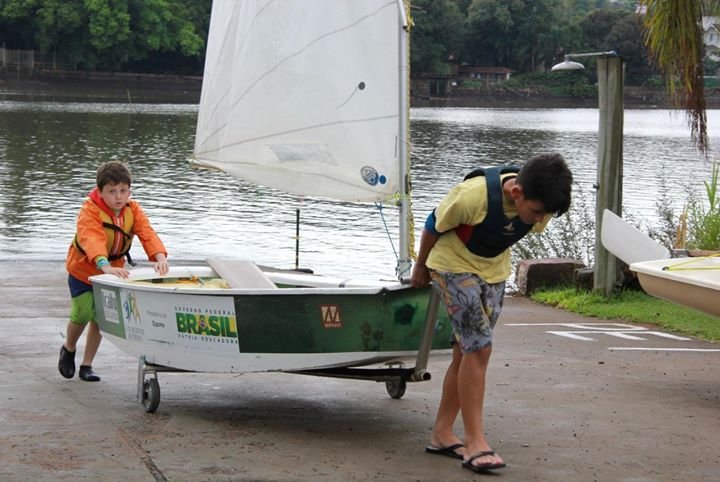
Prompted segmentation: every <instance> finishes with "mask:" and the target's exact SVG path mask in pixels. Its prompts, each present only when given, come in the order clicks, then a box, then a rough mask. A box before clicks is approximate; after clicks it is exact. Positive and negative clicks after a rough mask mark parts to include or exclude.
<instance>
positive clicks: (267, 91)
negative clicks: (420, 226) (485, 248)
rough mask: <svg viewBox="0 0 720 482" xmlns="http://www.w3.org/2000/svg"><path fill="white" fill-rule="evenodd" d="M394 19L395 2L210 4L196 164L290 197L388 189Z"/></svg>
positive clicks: (398, 19) (397, 59)
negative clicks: (209, 24) (287, 193)
mask: <svg viewBox="0 0 720 482" xmlns="http://www.w3.org/2000/svg"><path fill="white" fill-rule="evenodd" d="M403 18H404V16H403V6H402V2H401V1H398V0H242V1H234V0H215V1H214V2H213V12H212V20H211V27H210V32H211V34H210V37H209V39H208V49H207V56H206V62H205V74H204V78H203V87H202V96H201V101H200V112H199V117H198V125H197V133H196V140H195V158H196V163H197V164H199V165H204V166H207V167H214V168H218V169H221V170H223V171H225V172H227V173H228V174H230V175H232V176H235V177H238V178H241V179H245V180H248V181H250V182H253V183H256V184H261V185H265V186H270V187H273V188H276V189H280V190H282V191H286V192H290V193H295V194H302V195H309V196H322V197H331V198H334V199H341V200H351V201H373V200H386V199H387V198H389V197H390V196H392V195H393V194H395V193H397V192H398V191H399V180H400V171H399V168H398V163H399V162H400V160H401V158H402V157H403V156H402V153H401V152H400V151H401V150H404V149H405V145H404V144H405V142H406V140H405V133H404V132H401V129H402V128H401V127H400V126H401V122H399V119H400V115H401V111H402V110H403V109H404V105H405V104H404V101H405V99H401V94H400V92H401V90H400V89H399V87H398V86H399V85H400V83H401V82H405V74H406V66H405V65H401V64H402V63H403V62H404V60H401V58H404V56H401V49H402V47H401V42H399V40H398V39H399V36H398V35H406V33H405V32H404V31H403V30H402V22H403ZM399 32H400V33H399Z"/></svg>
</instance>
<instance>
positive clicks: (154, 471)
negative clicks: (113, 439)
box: [117, 428, 168, 482]
mask: <svg viewBox="0 0 720 482" xmlns="http://www.w3.org/2000/svg"><path fill="white" fill-rule="evenodd" d="M117 431H118V433H119V434H120V437H121V438H122V439H123V440H124V441H125V443H126V444H127V445H128V446H129V447H130V448H131V449H132V450H133V451H134V452H135V454H136V455H137V456H138V457H139V458H140V460H142V462H143V463H144V464H145V467H147V469H148V471H149V472H150V474H151V475H152V476H153V477H154V478H155V481H156V482H167V480H168V479H167V477H165V475H164V474H163V473H162V470H160V468H159V467H158V466H157V465H156V464H155V461H154V460H153V459H152V457H151V456H150V454H149V453H148V451H147V450H145V449H144V448H143V447H142V445H141V444H140V443H139V442H138V441H137V440H135V438H134V437H133V436H132V435H130V434H129V433H127V432H126V431H125V430H123V429H121V428H118V429H117Z"/></svg>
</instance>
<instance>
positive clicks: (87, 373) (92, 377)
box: [80, 365, 100, 382]
mask: <svg viewBox="0 0 720 482" xmlns="http://www.w3.org/2000/svg"><path fill="white" fill-rule="evenodd" d="M80 378H82V379H83V380H85V381H86V382H99V381H100V376H98V375H96V374H95V372H94V371H93V369H92V367H91V366H88V365H80Z"/></svg>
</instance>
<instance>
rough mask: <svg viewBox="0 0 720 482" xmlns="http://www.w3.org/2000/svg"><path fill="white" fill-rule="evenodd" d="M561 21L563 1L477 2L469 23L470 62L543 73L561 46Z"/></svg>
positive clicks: (470, 7) (471, 12)
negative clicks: (561, 4) (541, 70)
mask: <svg viewBox="0 0 720 482" xmlns="http://www.w3.org/2000/svg"><path fill="white" fill-rule="evenodd" d="M561 17H562V15H561V14H560V2H559V0H473V2H472V3H471V4H470V6H469V7H468V20H467V21H468V28H469V41H468V45H469V46H470V48H469V49H468V50H470V57H471V60H470V61H471V62H472V63H477V64H481V65H489V66H506V67H510V68H513V69H516V70H521V71H532V70H537V69H542V68H543V67H544V66H547V64H549V63H550V62H551V61H552V59H553V57H554V53H555V50H556V49H557V48H558V46H559V42H561V28H560V27H558V24H557V19H558V18H561Z"/></svg>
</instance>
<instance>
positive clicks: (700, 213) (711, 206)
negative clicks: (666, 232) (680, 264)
mask: <svg viewBox="0 0 720 482" xmlns="http://www.w3.org/2000/svg"><path fill="white" fill-rule="evenodd" d="M719 177H720V164H718V162H714V163H713V167H712V172H711V174H710V180H709V181H703V184H704V187H705V195H706V197H705V199H704V200H702V199H699V198H698V197H697V196H695V195H694V194H691V195H690V199H689V200H688V211H687V212H688V220H687V229H688V240H687V247H688V248H693V249H707V250H717V249H720V191H718V188H719V187H720V186H719V185H718V178H719Z"/></svg>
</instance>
